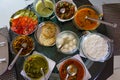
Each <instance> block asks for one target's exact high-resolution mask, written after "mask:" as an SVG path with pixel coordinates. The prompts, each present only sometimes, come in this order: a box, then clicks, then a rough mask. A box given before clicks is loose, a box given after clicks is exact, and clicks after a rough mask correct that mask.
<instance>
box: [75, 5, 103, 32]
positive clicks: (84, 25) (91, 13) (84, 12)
mask: <svg viewBox="0 0 120 80" xmlns="http://www.w3.org/2000/svg"><path fill="white" fill-rule="evenodd" d="M86 16H87V17H90V18H93V19H101V17H102V16H101V15H100V13H99V12H98V11H97V10H96V9H95V7H93V6H91V5H83V6H80V7H79V8H78V11H77V12H76V13H75V16H74V20H73V21H74V24H75V26H76V27H77V28H78V29H80V30H95V29H96V28H97V27H98V26H99V25H100V23H99V22H96V21H92V20H89V19H86Z"/></svg>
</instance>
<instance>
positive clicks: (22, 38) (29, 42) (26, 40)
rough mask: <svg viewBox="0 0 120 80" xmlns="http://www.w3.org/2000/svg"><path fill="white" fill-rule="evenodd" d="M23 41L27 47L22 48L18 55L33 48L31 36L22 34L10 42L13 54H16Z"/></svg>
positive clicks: (26, 52) (24, 53)
mask: <svg viewBox="0 0 120 80" xmlns="http://www.w3.org/2000/svg"><path fill="white" fill-rule="evenodd" d="M23 43H26V44H27V47H26V48H24V49H23V51H22V52H21V54H20V55H26V54H28V53H30V52H31V51H32V50H33V48H34V44H33V40H32V38H30V37H28V36H24V35H22V36H17V37H16V38H15V40H13V42H12V48H13V51H14V52H15V54H17V53H18V51H19V50H20V49H21V48H22V44H23Z"/></svg>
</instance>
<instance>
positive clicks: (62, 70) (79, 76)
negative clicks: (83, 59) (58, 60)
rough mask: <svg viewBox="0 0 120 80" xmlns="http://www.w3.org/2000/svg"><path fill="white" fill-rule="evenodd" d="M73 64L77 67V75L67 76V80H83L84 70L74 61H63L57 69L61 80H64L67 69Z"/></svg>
mask: <svg viewBox="0 0 120 80" xmlns="http://www.w3.org/2000/svg"><path fill="white" fill-rule="evenodd" d="M70 64H73V65H75V66H76V67H77V74H76V75H75V76H69V78H68V80H83V78H84V76H85V69H84V67H83V65H82V64H81V63H80V62H79V61H78V60H76V59H68V60H66V61H64V63H63V64H62V65H61V66H60V68H59V74H60V78H61V80H65V77H66V75H67V71H66V70H67V67H68V66H69V65H70Z"/></svg>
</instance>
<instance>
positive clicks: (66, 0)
mask: <svg viewBox="0 0 120 80" xmlns="http://www.w3.org/2000/svg"><path fill="white" fill-rule="evenodd" d="M61 2H68V3H72V4H73V5H74V6H75V12H76V11H77V6H76V4H75V3H74V2H73V0H60V1H58V2H57V3H56V5H55V15H56V17H57V18H58V20H59V21H61V22H65V21H69V20H72V19H73V18H74V15H73V16H72V17H71V18H68V19H61V18H60V17H59V16H58V15H57V13H56V7H57V5H58V4H59V3H61ZM74 14H75V13H74Z"/></svg>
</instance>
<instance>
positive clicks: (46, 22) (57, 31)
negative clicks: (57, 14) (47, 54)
mask: <svg viewBox="0 0 120 80" xmlns="http://www.w3.org/2000/svg"><path fill="white" fill-rule="evenodd" d="M46 24H52V25H54V28H55V29H56V32H55V34H54V36H53V37H51V38H48V36H47V37H46V38H45V39H44V38H43V39H44V40H42V39H40V36H43V32H42V28H43V26H45V25H46ZM44 32H46V31H44ZM58 33H60V28H59V26H58V25H57V24H56V23H54V22H51V21H45V22H42V23H40V24H39V25H38V29H37V30H36V32H35V34H34V36H35V39H36V40H37V42H38V43H39V44H40V45H42V46H48V47H49V46H54V45H55V41H56V36H57V35H58ZM48 35H49V34H48ZM50 36H51V35H50ZM43 37H45V36H43ZM53 38H54V42H53V43H52V44H49V45H47V44H43V43H45V42H44V41H47V42H48V43H49V42H50V40H52V39H53Z"/></svg>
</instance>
